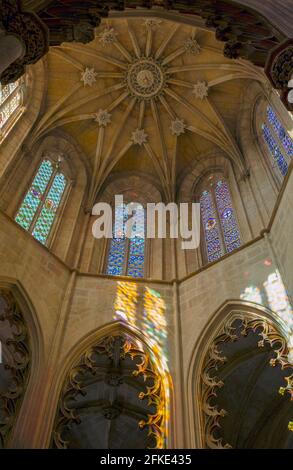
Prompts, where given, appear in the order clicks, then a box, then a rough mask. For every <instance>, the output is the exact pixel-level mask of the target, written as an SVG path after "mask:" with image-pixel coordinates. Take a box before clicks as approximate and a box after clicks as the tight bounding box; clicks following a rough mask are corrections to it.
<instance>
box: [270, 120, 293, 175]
mask: <svg viewBox="0 0 293 470" xmlns="http://www.w3.org/2000/svg"><path fill="white" fill-rule="evenodd" d="M266 124H267V126H268V127H269V129H270V131H271V133H272V135H273V136H274V138H275V140H276V142H277V145H278V147H279V150H280V152H281V154H282V155H283V156H284V158H285V160H286V163H287V165H289V164H290V162H291V157H290V156H289V155H288V153H287V150H286V149H285V147H284V145H283V143H282V141H281V139H280V137H279V134H278V133H277V132H276V131H275V129H274V127H273V125H272V124H271V123H270V121H269V120H268V119H267V120H266ZM276 166H277V167H278V163H277V162H276ZM278 168H279V167H278Z"/></svg>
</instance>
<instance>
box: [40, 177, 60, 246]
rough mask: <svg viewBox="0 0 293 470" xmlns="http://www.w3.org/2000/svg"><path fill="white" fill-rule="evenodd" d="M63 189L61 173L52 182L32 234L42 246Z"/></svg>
mask: <svg viewBox="0 0 293 470" xmlns="http://www.w3.org/2000/svg"><path fill="white" fill-rule="evenodd" d="M65 188H66V179H65V176H64V175H63V174H62V173H58V174H57V175H56V176H55V178H54V180H53V183H52V186H51V188H50V190H49V192H48V195H47V197H46V200H45V202H44V205H43V207H42V210H41V213H40V215H39V217H38V219H37V222H36V224H35V227H34V230H33V232H32V235H33V236H34V237H35V238H36V239H37V240H38V241H39V242H41V243H43V244H45V243H46V241H47V238H48V235H49V233H50V230H51V227H52V224H53V222H54V219H55V215H56V211H57V209H58V207H59V205H60V202H61V199H62V196H63V193H64V190H65Z"/></svg>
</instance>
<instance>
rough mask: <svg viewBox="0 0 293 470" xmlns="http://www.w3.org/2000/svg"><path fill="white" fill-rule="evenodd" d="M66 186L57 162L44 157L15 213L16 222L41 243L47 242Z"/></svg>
mask: <svg viewBox="0 0 293 470" xmlns="http://www.w3.org/2000/svg"><path fill="white" fill-rule="evenodd" d="M66 186H67V180H66V178H65V176H64V175H63V173H61V172H60V171H59V164H58V163H53V162H52V161H51V160H49V159H44V160H43V161H42V163H41V165H40V167H39V169H38V171H37V173H36V175H35V177H34V179H33V182H32V184H31V186H30V189H29V190H28V192H27V193H26V195H25V197H24V199H23V202H22V204H21V206H20V208H19V210H18V212H17V214H16V217H15V220H16V222H17V223H18V224H19V225H21V226H22V227H23V228H24V229H25V230H27V231H29V232H30V233H31V234H32V235H33V237H34V238H36V239H37V240H38V241H39V242H40V243H42V244H43V245H45V244H46V243H47V240H48V236H49V234H50V232H51V229H52V226H53V223H54V220H55V217H56V213H57V210H58V208H59V206H60V203H61V200H62V197H63V195H64V192H65V189H66Z"/></svg>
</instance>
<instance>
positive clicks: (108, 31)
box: [98, 27, 118, 47]
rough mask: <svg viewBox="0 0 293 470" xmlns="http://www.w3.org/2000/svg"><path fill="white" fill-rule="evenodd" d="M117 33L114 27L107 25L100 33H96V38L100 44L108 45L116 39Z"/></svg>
mask: <svg viewBox="0 0 293 470" xmlns="http://www.w3.org/2000/svg"><path fill="white" fill-rule="evenodd" d="M117 36H118V33H116V31H115V29H114V28H110V27H107V28H105V29H103V31H102V32H101V33H99V34H98V40H99V42H100V43H101V44H102V46H104V47H105V46H108V45H110V44H113V43H114V42H116V40H117Z"/></svg>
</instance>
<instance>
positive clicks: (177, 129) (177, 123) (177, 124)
mask: <svg viewBox="0 0 293 470" xmlns="http://www.w3.org/2000/svg"><path fill="white" fill-rule="evenodd" d="M185 128H186V124H185V122H184V121H183V120H182V119H179V118H176V119H174V121H171V126H170V130H171V134H172V135H176V136H177V137H178V136H179V135H181V134H184V132H185Z"/></svg>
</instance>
